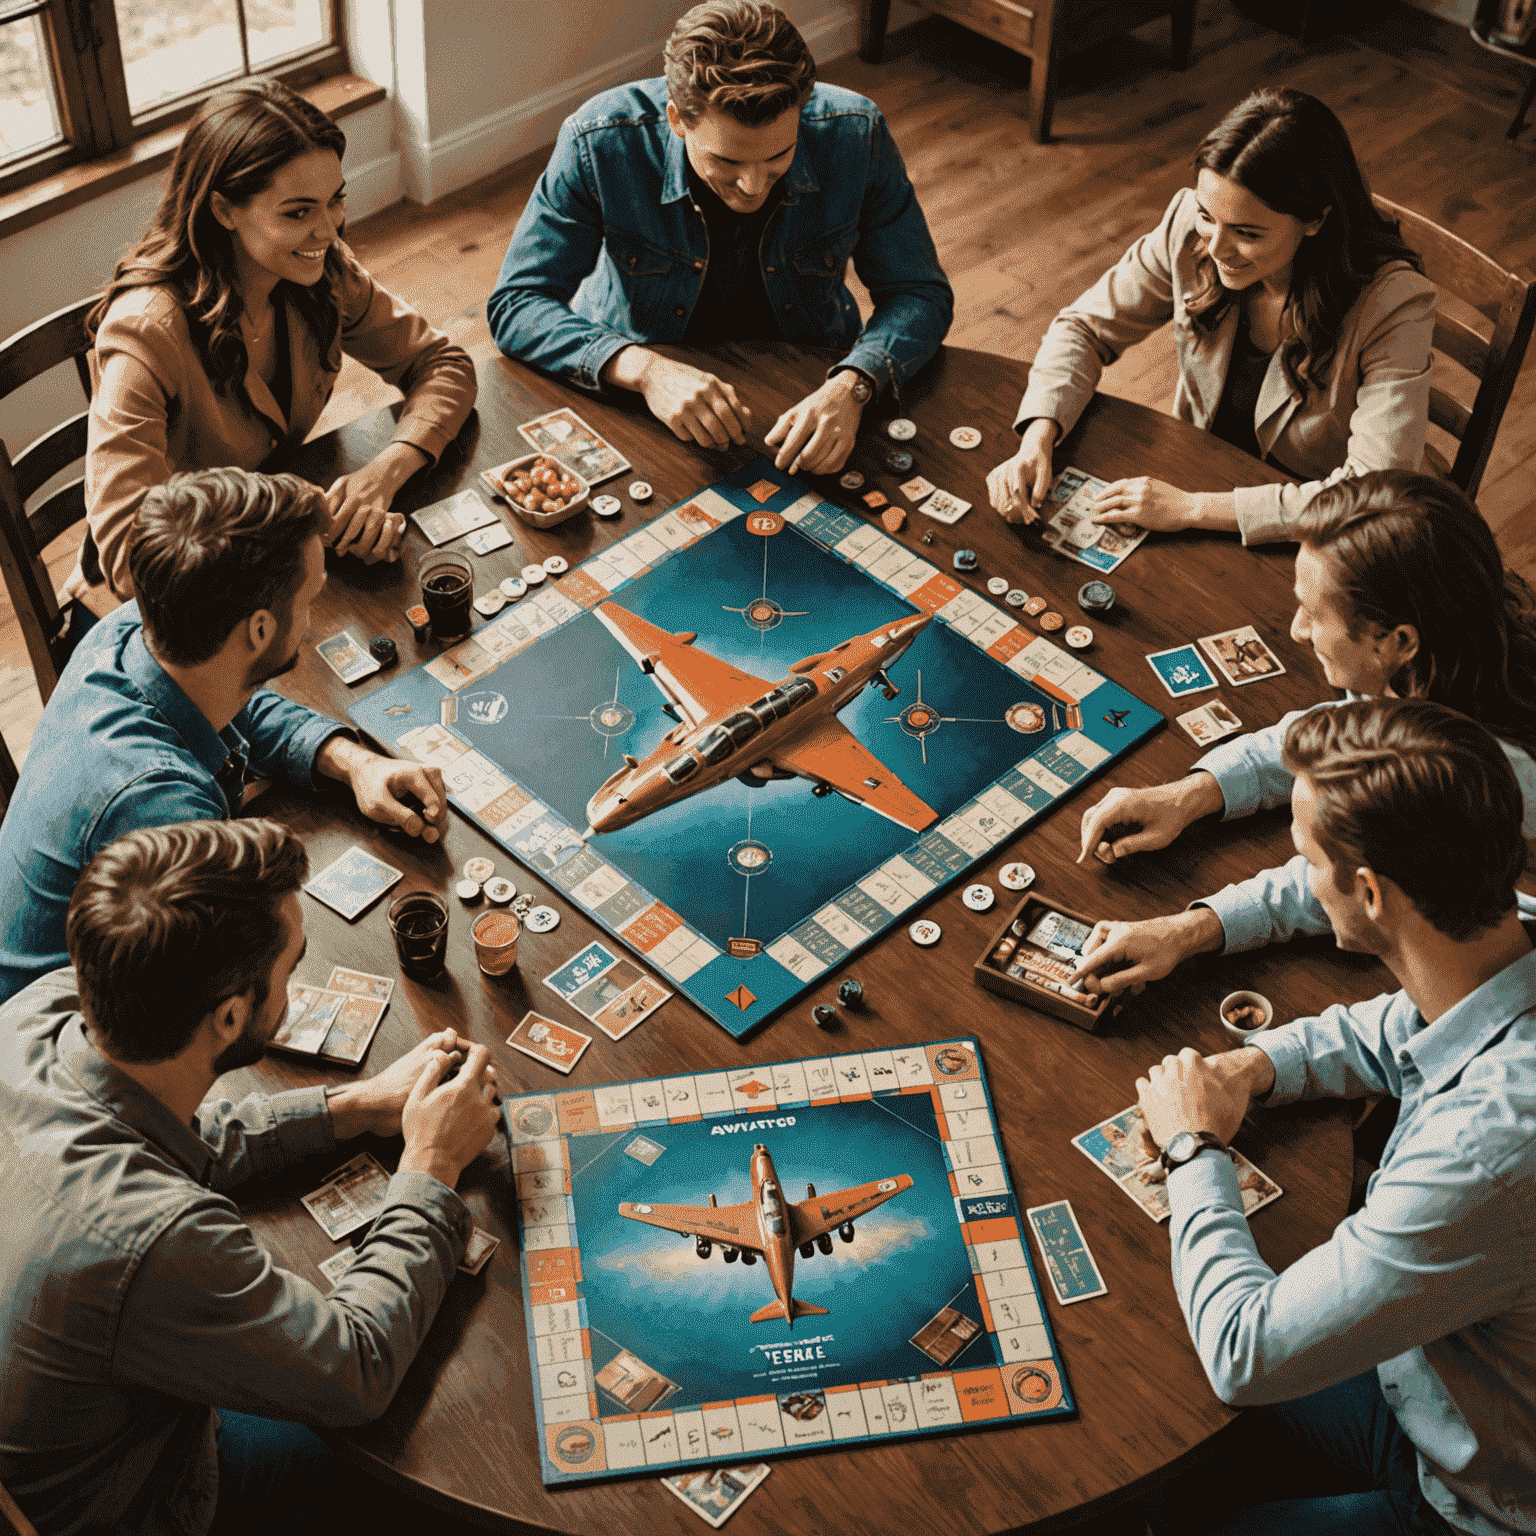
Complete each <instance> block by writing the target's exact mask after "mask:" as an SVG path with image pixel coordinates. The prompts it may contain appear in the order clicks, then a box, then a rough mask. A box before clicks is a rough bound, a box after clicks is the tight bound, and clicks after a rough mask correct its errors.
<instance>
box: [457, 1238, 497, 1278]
mask: <svg viewBox="0 0 1536 1536" xmlns="http://www.w3.org/2000/svg"><path fill="white" fill-rule="evenodd" d="M500 1247H501V1239H500V1238H499V1237H492V1236H491V1234H490V1233H489V1232H487V1231H485V1230H484V1229H483V1228H480V1227H476V1228H475V1229H474V1231H473V1232H471V1233H470V1234H469V1246H468V1247H467V1248H465V1250H464V1257H463V1259H462V1260H460V1262H459V1268H460V1269H462V1270H463V1271H464V1273H465V1274H466V1275H478V1274H479V1273H480V1271H481V1270H482V1269H484V1268H485V1266H486V1265H487V1264H489V1263H490V1262H491V1255H492V1254H493V1253H495V1252H496V1250H497V1249H498V1248H500Z"/></svg>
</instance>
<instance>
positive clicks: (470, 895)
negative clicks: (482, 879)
mask: <svg viewBox="0 0 1536 1536" xmlns="http://www.w3.org/2000/svg"><path fill="white" fill-rule="evenodd" d="M453 890H454V894H455V895H456V896H457V897H458V898H459V900H460V901H462V902H463V903H464V905H465V906H469V905H470V904H471V903H472V902H476V901H479V900H480V885H479V882H478V881H475V880H460V881H459V883H458V884H457V885H456V886H454V888H453Z"/></svg>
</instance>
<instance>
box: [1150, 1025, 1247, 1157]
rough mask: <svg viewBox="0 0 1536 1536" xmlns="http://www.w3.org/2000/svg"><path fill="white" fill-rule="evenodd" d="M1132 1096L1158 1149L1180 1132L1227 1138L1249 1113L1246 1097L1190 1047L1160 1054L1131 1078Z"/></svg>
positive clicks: (1245, 1094)
mask: <svg viewBox="0 0 1536 1536" xmlns="http://www.w3.org/2000/svg"><path fill="white" fill-rule="evenodd" d="M1136 1098H1137V1102H1138V1103H1140V1105H1141V1113H1142V1117H1143V1118H1144V1119H1145V1120H1146V1122H1147V1130H1148V1132H1149V1133H1150V1135H1151V1136H1152V1139H1153V1140H1154V1141H1155V1142H1156V1143H1157V1144H1158V1146H1160V1147H1166V1146H1167V1145H1168V1143H1169V1142H1170V1141H1172V1140H1173V1138H1174V1137H1175V1136H1177V1135H1178V1134H1179V1132H1180V1131H1209V1132H1210V1133H1211V1134H1212V1135H1213V1136H1219V1137H1220V1138H1221V1139H1222V1140H1223V1141H1231V1140H1232V1138H1233V1137H1234V1136H1235V1135H1236V1134H1237V1128H1238V1127H1239V1126H1240V1125H1241V1124H1242V1123H1243V1116H1244V1115H1245V1114H1247V1112H1248V1095H1247V1093H1246V1092H1245V1091H1243V1089H1242V1088H1240V1087H1239V1086H1237V1084H1235V1083H1234V1082H1232V1081H1231V1080H1229V1079H1227V1078H1225V1077H1223V1076H1222V1075H1221V1074H1220V1073H1218V1072H1216V1071H1215V1070H1214V1069H1213V1067H1212V1065H1211V1062H1210V1061H1208V1060H1207V1059H1206V1058H1205V1057H1204V1056H1202V1055H1201V1054H1200V1052H1199V1051H1197V1050H1196V1049H1195V1048H1194V1047H1193V1046H1192V1045H1186V1046H1185V1047H1184V1049H1183V1050H1182V1051H1180V1052H1179V1054H1178V1055H1177V1056H1165V1057H1163V1059H1162V1060H1161V1061H1160V1062H1159V1063H1158V1064H1157V1065H1156V1066H1155V1067H1152V1068H1151V1069H1150V1070H1149V1071H1148V1073H1147V1075H1146V1076H1145V1077H1138V1078H1137V1079H1136Z"/></svg>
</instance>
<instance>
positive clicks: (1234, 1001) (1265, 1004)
mask: <svg viewBox="0 0 1536 1536" xmlns="http://www.w3.org/2000/svg"><path fill="white" fill-rule="evenodd" d="M1235 1008H1254V1009H1257V1010H1258V1011H1259V1013H1260V1014H1261V1015H1262V1022H1261V1023H1258V1024H1248V1025H1243V1024H1233V1023H1232V1022H1231V1021H1230V1020H1229V1019H1228V1018H1227V1015H1228V1014H1229V1013H1231V1012H1232V1011H1233V1009H1235ZM1218 1017H1219V1018H1220V1020H1221V1027H1222V1028H1223V1029H1224V1030H1226V1032H1227V1034H1228V1035H1230V1036H1231V1037H1232V1039H1233V1040H1236V1041H1237V1042H1239V1043H1242V1042H1243V1041H1245V1040H1248V1039H1250V1038H1251V1037H1252V1036H1254V1035H1256V1034H1258V1033H1259V1031H1260V1030H1262V1029H1268V1028H1269V1026H1270V1025H1271V1024H1273V1023H1274V1021H1275V1010H1274V1007H1273V1006H1272V1005H1271V1003H1270V1001H1269V999H1268V998H1267V997H1265V996H1264V994H1263V993H1262V992H1229V993H1227V995H1226V996H1225V997H1224V998H1222V1000H1221V1009H1220V1012H1219V1014H1218ZM1250 1017H1251V1015H1250Z"/></svg>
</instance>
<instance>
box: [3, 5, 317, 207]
mask: <svg viewBox="0 0 1536 1536" xmlns="http://www.w3.org/2000/svg"><path fill="white" fill-rule="evenodd" d="M338 6H339V0H0V193H3V192H8V191H11V190H13V189H14V188H16V187H18V186H23V185H25V184H26V183H27V182H30V181H36V180H39V179H41V178H42V177H44V176H50V175H53V174H54V173H55V172H57V171H60V170H63V169H64V168H65V167H67V166H70V165H75V164H78V163H79V162H81V161H84V160H93V159H96V158H98V157H100V156H102V155H106V154H110V153H111V152H113V151H114V150H121V149H124V148H127V147H128V146H129V145H131V144H132V143H133V142H134V141H135V140H136V139H140V138H143V137H145V136H146V135H148V134H151V133H155V132H157V131H159V130H160V129H163V128H169V127H172V126H174V125H175V124H176V123H178V122H181V121H183V120H184V119H185V118H187V117H189V116H191V114H192V112H193V110H194V109H195V108H196V106H197V103H198V102H199V100H201V98H202V97H203V96H204V95H206V94H207V92H208V91H210V90H211V89H212V88H213V87H214V86H216V85H222V84H223V83H225V82H226V81H229V80H238V79H240V78H241V77H242V76H244V75H252V74H274V75H277V76H279V77H280V78H281V79H283V80H286V81H287V82H288V83H289V84H290V85H294V86H302V85H308V84H311V83H312V82H313V81H315V80H318V79H320V78H321V77H322V76H324V75H328V74H335V73H337V72H338V71H340V70H343V69H345V68H346V58H345V54H344V52H343V49H342V46H341V35H340V26H339V17H338Z"/></svg>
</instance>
